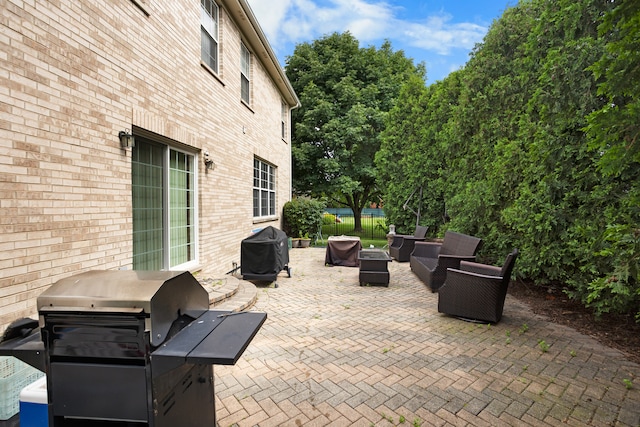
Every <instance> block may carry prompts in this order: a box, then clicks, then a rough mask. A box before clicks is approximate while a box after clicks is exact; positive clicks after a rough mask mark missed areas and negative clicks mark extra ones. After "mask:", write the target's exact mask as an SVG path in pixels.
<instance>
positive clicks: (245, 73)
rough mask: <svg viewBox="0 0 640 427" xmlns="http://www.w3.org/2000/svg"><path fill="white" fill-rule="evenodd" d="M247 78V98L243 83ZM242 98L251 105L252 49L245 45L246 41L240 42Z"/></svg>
mask: <svg viewBox="0 0 640 427" xmlns="http://www.w3.org/2000/svg"><path fill="white" fill-rule="evenodd" d="M242 78H245V79H246V80H247V86H248V88H247V98H248V99H244V98H243V94H242V85H243V83H244V82H243V80H242ZM240 80H241V81H240V99H241V100H242V102H244V103H245V104H247V105H251V98H252V97H251V51H250V50H249V49H248V48H247V46H245V44H244V43H240Z"/></svg>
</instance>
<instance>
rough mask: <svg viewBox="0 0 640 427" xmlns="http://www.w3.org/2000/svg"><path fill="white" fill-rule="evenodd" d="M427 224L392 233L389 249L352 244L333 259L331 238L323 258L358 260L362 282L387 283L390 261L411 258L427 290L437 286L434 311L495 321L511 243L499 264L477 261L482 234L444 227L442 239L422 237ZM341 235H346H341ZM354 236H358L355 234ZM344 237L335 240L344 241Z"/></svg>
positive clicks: (515, 252)
mask: <svg viewBox="0 0 640 427" xmlns="http://www.w3.org/2000/svg"><path fill="white" fill-rule="evenodd" d="M427 230H428V229H427V227H422V226H417V227H416V230H415V232H414V234H412V235H402V234H398V235H395V236H394V238H393V242H392V243H391V244H390V246H389V253H387V252H386V251H383V250H379V249H364V250H363V249H362V248H361V246H360V244H359V239H358V240H357V244H353V245H350V246H349V248H348V249H347V251H346V252H348V253H349V255H348V256H347V255H345V254H344V251H343V252H341V256H342V258H340V259H339V260H338V262H339V263H337V264H333V261H332V259H333V258H334V257H335V255H334V253H335V252H336V249H335V247H332V246H333V245H331V239H330V240H329V245H328V246H327V256H326V259H325V262H326V264H328V265H345V263H344V262H342V259H344V258H348V259H349V260H351V261H350V264H349V265H352V266H359V268H360V274H359V281H360V285H361V286H362V285H364V284H378V285H384V286H389V271H388V268H387V265H388V263H389V262H390V261H391V260H392V259H394V260H396V261H398V262H407V261H408V262H409V265H410V267H411V270H412V271H413V272H414V273H415V274H416V276H418V278H420V280H421V281H422V282H423V283H424V284H425V285H426V286H427V287H428V288H429V289H430V290H431V292H438V312H440V313H444V314H448V315H451V316H455V317H459V318H461V319H464V320H471V321H477V322H490V323H497V322H499V321H500V319H501V318H502V312H503V308H504V301H505V298H506V295H507V288H508V286H509V281H510V279H511V272H512V270H513V266H514V264H515V261H516V258H517V257H518V250H517V249H514V250H513V251H512V252H511V253H510V254H508V255H507V257H506V259H505V261H504V263H503V265H502V266H493V265H487V264H481V263H478V262H476V253H477V251H478V249H479V248H480V245H481V243H482V239H480V238H477V237H474V236H469V235H466V234H462V233H457V232H454V231H447V232H446V233H445V236H444V239H443V240H442V241H441V242H432V241H426V234H427ZM343 237H344V236H343ZM356 239H357V238H356ZM343 241H344V238H341V239H339V240H337V242H343Z"/></svg>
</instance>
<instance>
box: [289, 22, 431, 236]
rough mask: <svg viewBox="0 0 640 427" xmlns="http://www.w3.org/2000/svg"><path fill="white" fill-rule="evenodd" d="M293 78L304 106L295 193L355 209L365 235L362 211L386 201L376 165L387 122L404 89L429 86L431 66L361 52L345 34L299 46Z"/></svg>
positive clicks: (385, 50) (297, 115) (386, 51)
mask: <svg viewBox="0 0 640 427" xmlns="http://www.w3.org/2000/svg"><path fill="white" fill-rule="evenodd" d="M286 74H287V77H288V78H289V80H290V81H291V84H292V86H293V88H294V89H295V91H296V92H297V93H298V96H299V97H300V101H301V103H302V107H301V108H299V109H297V110H294V112H293V114H292V122H293V123H294V127H293V131H292V138H291V141H292V147H291V151H292V156H293V187H294V191H295V192H297V193H299V194H308V195H311V196H314V197H327V198H328V199H329V200H330V201H332V202H333V203H335V204H339V205H343V206H347V207H349V208H351V210H352V211H353V213H354V218H355V230H361V229H362V224H361V212H362V209H363V208H364V207H365V206H366V205H367V203H369V202H372V201H377V197H378V195H379V194H380V191H379V189H378V187H377V186H376V175H377V170H376V166H375V164H374V157H375V154H376V152H377V151H378V150H379V148H380V134H381V132H382V131H383V130H384V128H385V117H386V115H387V114H388V112H389V111H390V110H391V108H392V107H393V106H394V104H395V100H396V98H397V95H398V93H399V91H400V88H401V86H402V83H403V82H404V81H406V80H408V79H409V78H410V77H411V76H416V75H417V76H420V77H421V78H422V79H423V80H424V74H425V70H424V66H423V65H418V66H415V65H414V64H413V61H412V60H411V59H409V58H407V57H405V55H404V53H403V52H402V51H393V50H392V47H391V44H390V43H389V42H385V43H384V44H383V45H382V46H381V47H380V48H379V49H376V48H375V47H367V48H361V47H360V45H359V42H358V40H357V39H356V38H355V37H353V36H352V35H351V34H350V33H349V32H346V33H341V34H339V33H334V34H331V35H329V36H326V37H323V38H321V39H318V40H315V41H314V42H312V43H302V44H299V45H297V46H296V48H295V50H294V53H293V55H292V56H291V57H289V58H288V60H287V66H286Z"/></svg>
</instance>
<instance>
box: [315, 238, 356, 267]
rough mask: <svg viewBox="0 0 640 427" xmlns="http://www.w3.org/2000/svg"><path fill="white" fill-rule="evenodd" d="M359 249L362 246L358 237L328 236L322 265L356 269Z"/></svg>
mask: <svg viewBox="0 0 640 427" xmlns="http://www.w3.org/2000/svg"><path fill="white" fill-rule="evenodd" d="M360 249H362V244H361V243H360V237H358V236H329V238H328V239H327V252H326V254H325V258H324V264H325V265H341V266H343V267H357V266H358V264H359V263H358V251H360Z"/></svg>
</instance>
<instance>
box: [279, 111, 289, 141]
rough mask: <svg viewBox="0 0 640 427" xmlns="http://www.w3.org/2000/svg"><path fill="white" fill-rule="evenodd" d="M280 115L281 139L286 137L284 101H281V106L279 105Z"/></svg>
mask: <svg viewBox="0 0 640 427" xmlns="http://www.w3.org/2000/svg"><path fill="white" fill-rule="evenodd" d="M280 110H281V112H280V116H281V120H282V124H281V127H282V139H287V115H288V114H287V113H288V111H287V104H285V103H284V102H282V104H281V106H280Z"/></svg>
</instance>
